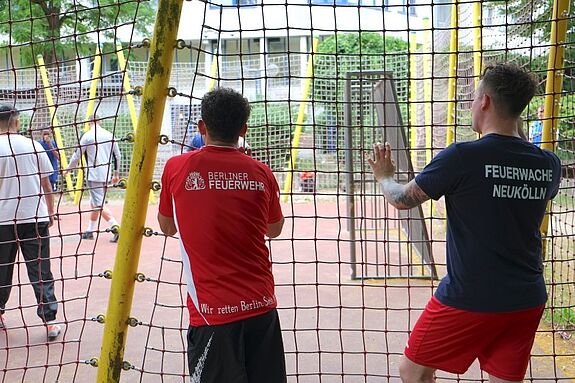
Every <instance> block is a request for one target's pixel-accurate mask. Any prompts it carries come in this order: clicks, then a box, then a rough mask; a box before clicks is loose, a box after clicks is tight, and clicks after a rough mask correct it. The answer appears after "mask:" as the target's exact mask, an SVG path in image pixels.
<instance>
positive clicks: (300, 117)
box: [282, 38, 319, 202]
mask: <svg viewBox="0 0 575 383" xmlns="http://www.w3.org/2000/svg"><path fill="white" fill-rule="evenodd" d="M318 44H319V39H317V38H315V39H313V44H312V48H311V54H310V55H309V58H308V60H307V70H306V73H305V83H304V86H303V91H302V95H301V101H300V104H299V110H298V114H297V121H296V123H295V131H294V135H293V139H292V144H291V152H290V156H289V159H288V163H287V174H286V179H285V182H284V189H283V195H282V201H283V202H286V201H287V200H288V195H289V192H290V191H291V188H292V182H293V171H294V169H295V165H296V160H297V151H298V148H299V141H300V138H301V134H302V131H303V122H304V118H305V110H306V108H307V100H308V98H309V90H310V88H311V82H312V80H313V55H314V53H315V52H316V50H317V46H318Z"/></svg>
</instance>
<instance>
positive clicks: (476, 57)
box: [473, 1, 483, 89]
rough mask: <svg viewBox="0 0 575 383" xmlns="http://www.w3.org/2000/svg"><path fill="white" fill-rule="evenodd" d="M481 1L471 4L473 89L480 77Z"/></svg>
mask: <svg viewBox="0 0 575 383" xmlns="http://www.w3.org/2000/svg"><path fill="white" fill-rule="evenodd" d="M481 12H482V11H481V1H476V2H475V3H473V76H474V78H475V89H477V85H479V78H480V77H481V69H482V63H481V48H482V47H481V46H482V45H483V44H482V38H481Z"/></svg>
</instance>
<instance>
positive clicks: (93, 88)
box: [74, 45, 102, 204]
mask: <svg viewBox="0 0 575 383" xmlns="http://www.w3.org/2000/svg"><path fill="white" fill-rule="evenodd" d="M101 67H102V50H101V49H100V46H99V45H96V53H95V54H94V67H93V69H92V81H91V82H90V92H89V93H88V106H87V108H86V122H85V123H84V132H87V131H88V130H90V123H89V122H88V118H89V117H90V116H91V115H93V114H94V105H95V103H96V92H97V91H98V80H99V79H100V69H101ZM80 161H81V164H82V166H80V169H78V174H77V176H76V194H75V196H74V204H78V203H80V198H81V197H82V184H83V183H84V170H83V169H84V167H85V166H86V163H85V161H84V156H80Z"/></svg>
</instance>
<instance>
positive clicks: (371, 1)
mask: <svg viewBox="0 0 575 383" xmlns="http://www.w3.org/2000/svg"><path fill="white" fill-rule="evenodd" d="M386 1H388V0H309V4H310V5H340V6H346V5H347V6H358V5H364V6H366V7H380V6H381V5H382V4H384V2H386Z"/></svg>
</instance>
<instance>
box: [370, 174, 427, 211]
mask: <svg viewBox="0 0 575 383" xmlns="http://www.w3.org/2000/svg"><path fill="white" fill-rule="evenodd" d="M380 185H381V188H382V190H383V195H384V196H385V199H386V200H387V202H388V203H390V204H391V205H392V206H393V207H395V208H396V209H400V210H404V209H411V208H414V207H416V206H419V205H421V204H422V203H424V202H425V201H427V200H428V199H429V196H428V195H427V194H425V192H424V191H423V190H421V188H420V187H419V186H418V185H417V183H416V182H415V180H411V181H409V183H408V184H407V185H401V184H399V183H397V182H396V181H395V180H393V178H391V177H386V178H383V179H382V180H381V181H380Z"/></svg>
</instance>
